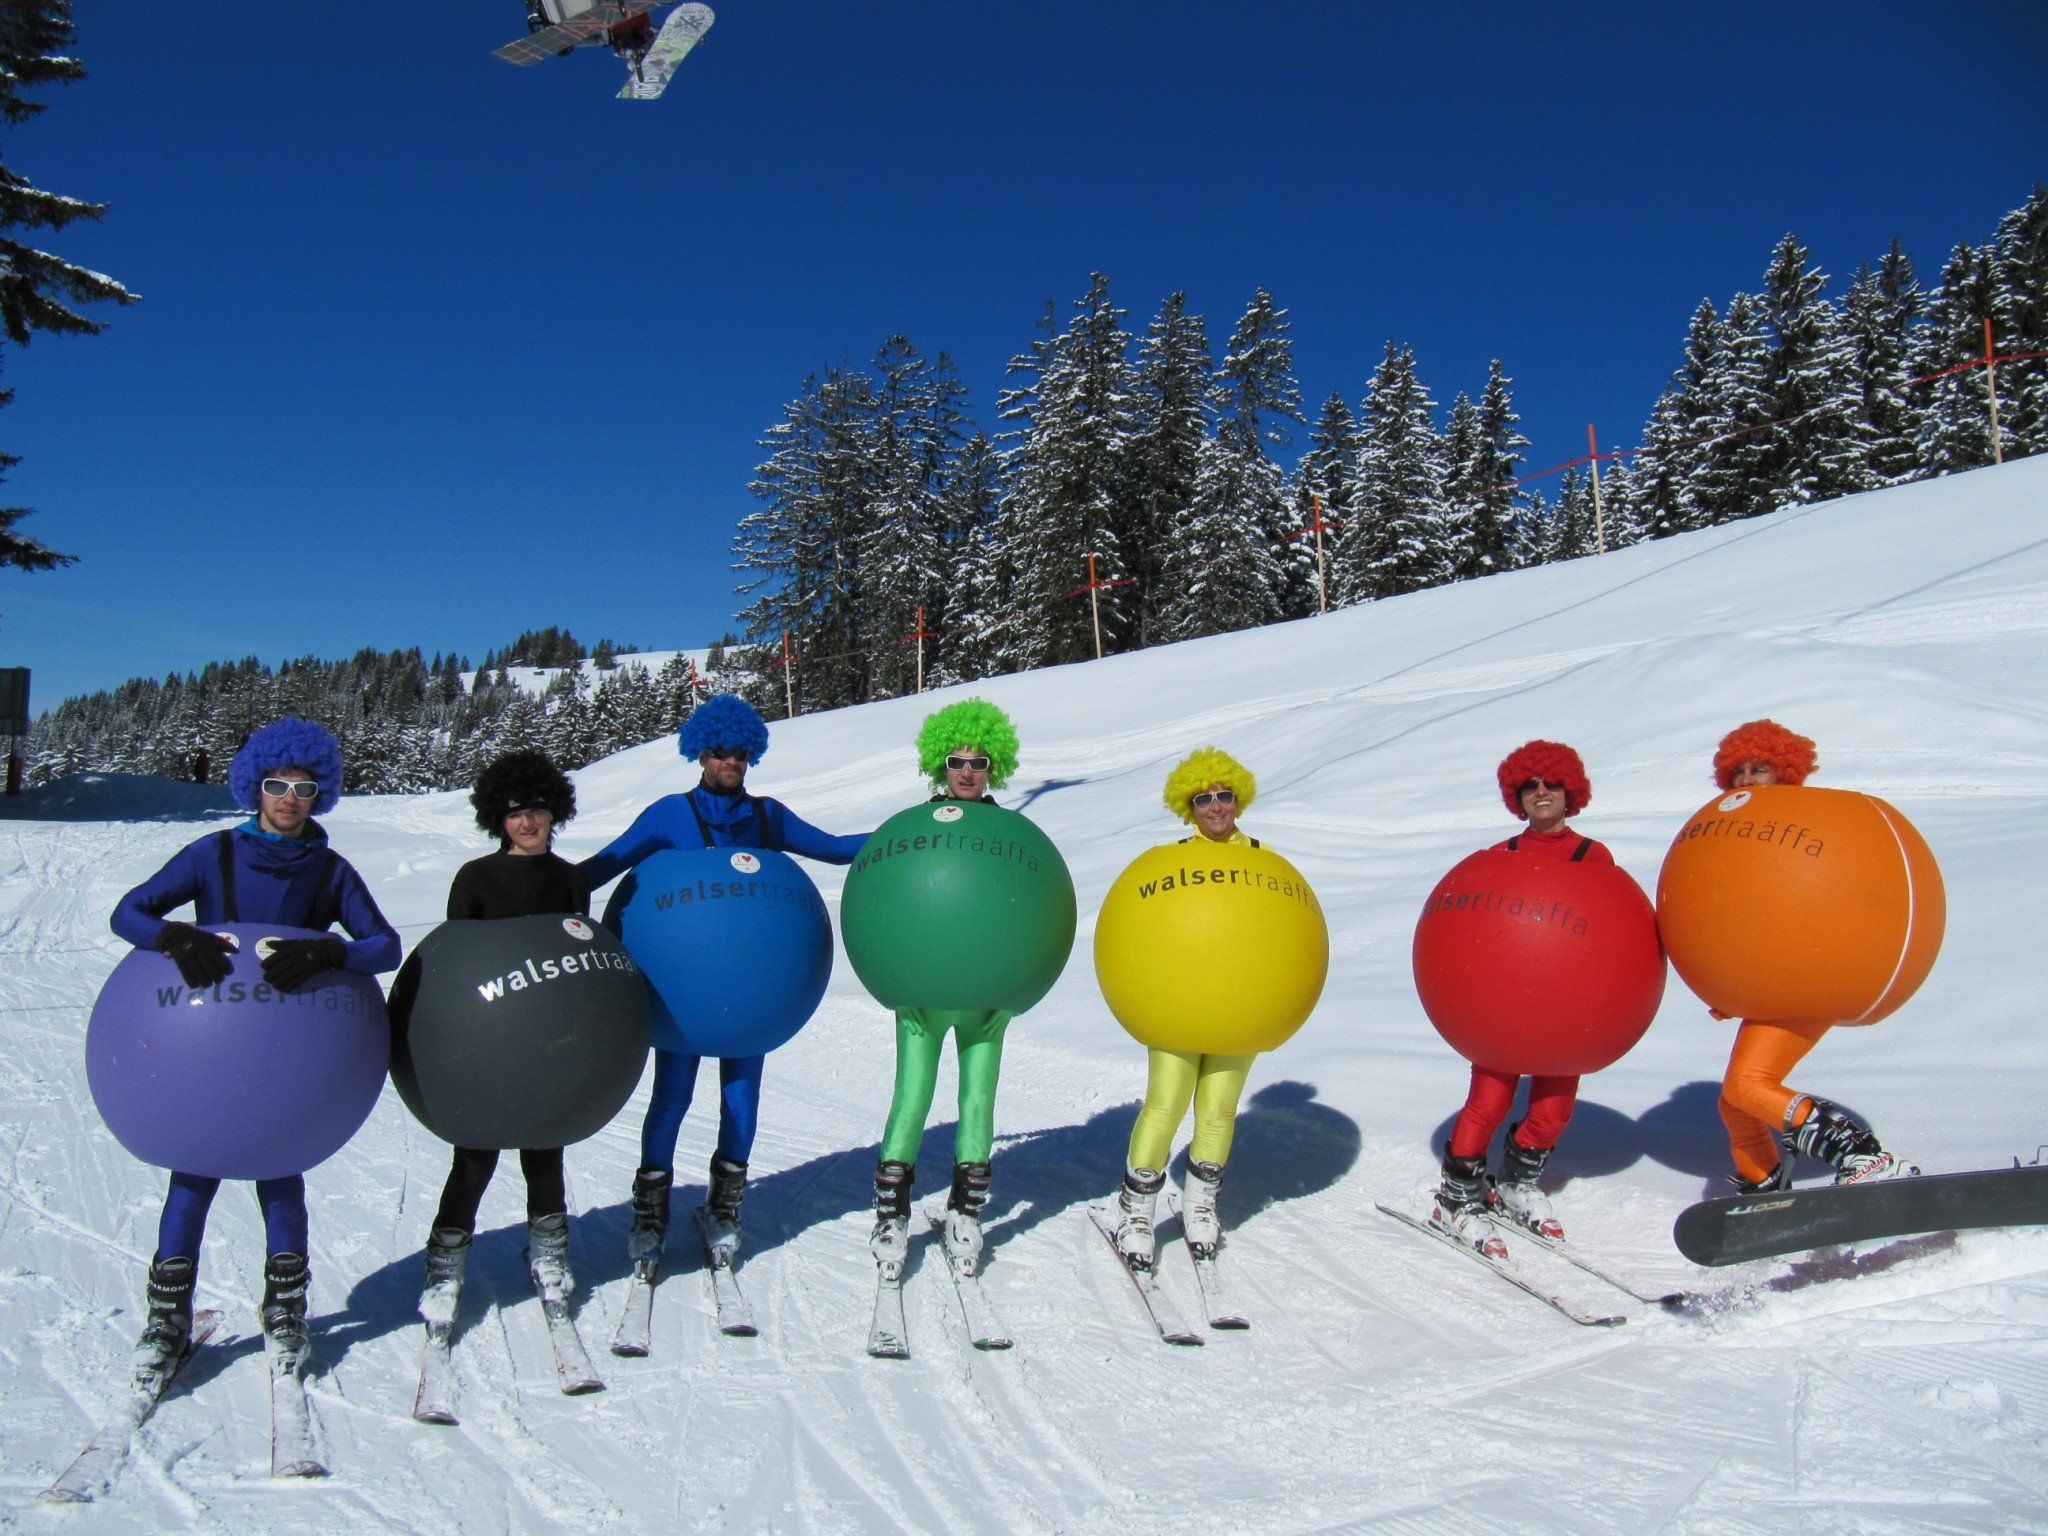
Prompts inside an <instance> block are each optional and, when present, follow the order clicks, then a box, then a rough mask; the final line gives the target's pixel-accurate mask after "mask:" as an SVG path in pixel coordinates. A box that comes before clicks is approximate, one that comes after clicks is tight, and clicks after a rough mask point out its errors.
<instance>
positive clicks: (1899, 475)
mask: <svg viewBox="0 0 2048 1536" xmlns="http://www.w3.org/2000/svg"><path fill="white" fill-rule="evenodd" d="M1920 310H1921V295H1920V283H1919V280H1918V279H1917V278H1916V277H1914V275H1913V263H1912V261H1911V259H1910V258H1909V257H1908V256H1907V255H1906V252H1905V249H1904V248H1903V247H1902V246H1901V245H1900V244H1899V242H1898V241H1897V240H1893V241H1892V245H1891V249H1890V250H1889V251H1887V252H1886V253H1885V256H1884V260H1883V261H1881V262H1880V263H1879V264H1878V267H1877V270H1876V271H1874V272H1873V271H1872V270H1870V268H1868V267H1863V268H1860V269H1858V271H1857V273H1856V276H1855V279H1854V280H1853V281H1852V282H1851V283H1850V284H1849V291H1848V292H1847V293H1845V294H1844V295H1843V296H1842V319H1841V326H1842V333H1843V335H1844V337H1845V338H1846V340H1847V343H1848V347H1849V352H1850V357H1851V359H1852V362H1851V370H1852V373H1853V376H1854V379H1855V383H1856V391H1857V395H1858V398H1859V402H1860V405H1859V415H1860V416H1861V418H1862V423H1863V431H1864V437H1865V441H1866V448H1865V463H1866V466H1867V469H1868V473H1869V479H1870V482H1871V483H1872V484H1873V485H1896V484H1898V483H1899V482H1900V481H1903V480H1910V479H1912V478H1913V477H1914V476H1915V475H1916V474H1917V473H1918V472H1919V458H1918V455H1917V454H1916V452H1915V451H1914V444H1913V434H1914V424H1915V422H1916V420H1917V418H1918V415H1919V411H1918V408H1917V404H1918V403H1917V400H1916V398H1915V397H1914V396H1913V395H1912V394H1911V393H1910V392H1909V386H1908V382H1907V381H1908V379H1909V377H1910V369H1909V368H1908V366H1907V365H1908V362H1909V359H1910V355H1911V349H1912V340H1913V338H1912V332H1913V325H1914V322H1915V321H1916V320H1918V319H1919V317H1920Z"/></svg>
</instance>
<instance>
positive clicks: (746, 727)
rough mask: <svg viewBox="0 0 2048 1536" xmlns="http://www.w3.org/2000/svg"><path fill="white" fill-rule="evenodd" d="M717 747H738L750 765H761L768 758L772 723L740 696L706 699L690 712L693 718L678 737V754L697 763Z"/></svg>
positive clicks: (718, 696)
mask: <svg viewBox="0 0 2048 1536" xmlns="http://www.w3.org/2000/svg"><path fill="white" fill-rule="evenodd" d="M713 747H737V748H739V749H740V750H741V751H742V752H744V753H746V754H747V761H748V762H750V763H758V762H759V761H761V759H762V758H764V757H766V756H767V755H768V722H767V721H765V720H763V719H762V718H761V712H760V711H759V710H758V709H756V708H754V706H753V705H751V704H749V703H748V702H747V701H746V700H745V699H743V698H740V697H739V696H738V695H737V694H731V693H721V694H718V695H716V696H715V697H712V698H709V699H706V700H705V701H704V702H703V703H702V704H699V705H698V706H697V707H696V708H695V709H693V710H692V711H690V718H689V719H687V720H685V721H684V722H683V728H682V729H681V730H680V731H678V732H677V733H676V750H677V751H678V752H680V753H682V754H683V756H685V757H688V758H693V759H694V758H699V757H702V756H703V755H704V754H705V753H706V752H708V751H709V750H710V749H711V748H713Z"/></svg>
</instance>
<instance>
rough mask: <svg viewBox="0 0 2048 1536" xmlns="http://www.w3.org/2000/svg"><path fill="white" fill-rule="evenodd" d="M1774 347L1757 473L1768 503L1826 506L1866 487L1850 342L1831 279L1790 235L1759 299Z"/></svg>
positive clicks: (1863, 430) (1774, 257) (1864, 440)
mask: <svg viewBox="0 0 2048 1536" xmlns="http://www.w3.org/2000/svg"><path fill="white" fill-rule="evenodd" d="M1760 303H1761V305H1762V310H1763V317H1764V320H1765V323H1766V324H1767V325H1768V326H1769V327H1770V329H1771V333H1772V336H1773V338H1774V340H1775V345H1773V346H1772V347H1771V349H1770V350H1769V352H1768V353H1766V354H1765V361H1764V370H1763V400H1762V411H1763V419H1764V420H1766V421H1770V422H1775V423H1777V424H1778V425H1775V426H1773V427H1771V428H1770V429H1768V430H1767V431H1763V432H1760V433H1758V434H1757V439H1758V462H1757V466H1756V474H1757V476H1758V478H1759V480H1760V482H1761V484H1762V486H1763V487H1764V488H1765V491H1766V494H1767V496H1768V499H1769V501H1770V503H1771V504H1772V505H1774V506H1781V505H1784V504H1786V503H1788V502H1814V501H1825V500H1829V499H1831V498H1833V497H1836V496H1846V495H1850V494H1852V493H1853V492H1856V491H1861V490H1868V489H1869V488H1870V487H1871V485H1873V484H1874V483H1875V479H1874V477H1873V476H1872V474H1871V470H1870V464H1869V459H1870V438H1869V435H1868V427H1867V424H1866V422H1865V418H1864V412H1863V394H1862V390H1861V388H1860V387H1859V381H1858V379H1857V376H1856V366H1855V364H1856V359H1855V352H1854V348H1853V345H1852V341H1851V338H1850V337H1849V336H1848V335H1847V334H1846V333H1845V332H1844V331H1843V329H1842V327H1841V325H1840V323H1839V318H1838V316H1837V314H1836V311H1835V309H1834V306H1833V305H1831V304H1829V303H1828V300H1827V274H1826V273H1825V272H1823V271H1821V270H1820V268H1818V267H1816V266H1813V265H1812V264H1811V253H1810V252H1809V251H1808V250H1807V248H1806V247H1805V246H1803V245H1801V244H1800V243H1799V241H1798V240H1797V239H1796V238H1795V237H1793V236H1792V235H1786V236H1785V237H1784V238H1783V239H1782V240H1780V241H1779V242H1778V245H1777V249H1776V250H1774V251H1773V252H1772V253H1771V264H1770V267H1769V269H1768V270H1767V271H1766V272H1765V273H1764V288H1763V293H1762V295H1761V296H1760Z"/></svg>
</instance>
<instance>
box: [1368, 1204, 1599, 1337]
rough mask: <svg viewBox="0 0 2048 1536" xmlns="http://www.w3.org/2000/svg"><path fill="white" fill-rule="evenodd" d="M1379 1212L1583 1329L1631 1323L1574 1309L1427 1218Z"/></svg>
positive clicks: (1386, 1209)
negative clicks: (1456, 1252)
mask: <svg viewBox="0 0 2048 1536" xmlns="http://www.w3.org/2000/svg"><path fill="white" fill-rule="evenodd" d="M1375 1204H1379V1202H1375ZM1379 1208H1380V1209H1381V1210H1382V1211H1384V1212H1385V1213H1386V1214H1387V1215H1389V1216H1391V1217H1393V1218H1394V1220H1396V1221H1399V1222H1405V1223H1406V1224H1407V1225H1409V1226H1411V1227H1413V1228H1415V1230H1416V1231H1418V1232H1422V1233H1426V1234H1427V1235H1428V1236H1430V1237H1433V1238H1435V1239H1436V1240H1437V1241H1438V1242H1440V1243H1442V1244H1444V1245H1445V1246H1446V1247H1449V1248H1453V1249H1456V1250H1457V1251H1458V1252H1459V1253H1462V1254H1464V1255H1465V1257H1466V1258H1468V1259H1470V1260H1472V1261H1473V1262H1474V1263H1475V1264H1482V1265H1484V1266H1485V1267H1486V1268H1488V1269H1490V1270H1492V1271H1493V1272H1494V1273H1495V1274H1496V1275H1499V1276H1500V1277H1501V1279H1503V1280H1505V1281H1507V1283H1508V1284H1509V1285H1512V1286H1514V1287H1515V1288H1516V1289H1517V1290H1521V1291H1526V1292H1527V1293H1528V1294H1529V1295H1531V1296H1534V1297H1535V1298H1536V1299H1537V1300H1538V1301H1540V1302H1542V1303H1543V1304H1544V1305H1545V1306H1547V1307H1550V1308H1551V1309H1553V1310H1554V1311H1556V1312H1557V1313H1558V1314H1559V1315H1560V1316H1562V1317H1568V1318H1570V1319H1571V1320H1572V1321H1573V1322H1575V1323H1577V1324H1579V1325H1580V1326H1581V1327H1585V1328H1614V1327H1618V1326H1620V1325H1621V1324H1622V1323H1625V1322H1627V1321H1628V1319H1627V1318H1625V1317H1619V1316H1614V1315H1611V1314H1606V1313H1600V1312H1588V1311H1585V1310H1583V1309H1582V1308H1580V1307H1576V1306H1574V1305H1573V1304H1572V1303H1571V1302H1569V1301H1567V1300H1566V1299H1565V1298H1564V1297H1562V1296H1560V1295H1558V1294H1557V1293H1556V1292H1554V1291H1546V1290H1545V1289H1544V1288H1543V1287H1542V1286H1541V1285H1539V1284H1537V1283H1536V1282H1535V1281H1534V1280H1531V1279H1530V1278H1529V1277H1528V1276H1527V1275H1525V1274H1523V1273H1522V1272H1521V1270H1519V1269H1517V1268H1516V1267H1515V1265H1514V1262H1513V1261H1512V1260H1510V1259H1496V1258H1492V1257H1490V1256H1489V1255H1487V1254H1484V1253H1481V1252H1480V1251H1479V1250H1478V1249H1477V1248H1474V1247H1472V1246H1470V1245H1469V1244H1466V1243H1461V1242H1459V1241H1458V1240H1457V1239H1456V1238H1455V1237H1453V1236H1451V1234H1450V1233H1448V1232H1446V1231H1444V1230H1443V1229H1442V1228H1441V1227H1439V1226H1437V1225H1436V1224H1435V1223H1434V1222H1432V1221H1429V1220H1428V1219H1426V1218H1424V1217H1421V1216H1411V1215H1409V1214H1408V1212H1406V1211H1399V1210H1396V1209H1394V1207H1393V1206H1391V1205H1385V1204H1380V1205H1379Z"/></svg>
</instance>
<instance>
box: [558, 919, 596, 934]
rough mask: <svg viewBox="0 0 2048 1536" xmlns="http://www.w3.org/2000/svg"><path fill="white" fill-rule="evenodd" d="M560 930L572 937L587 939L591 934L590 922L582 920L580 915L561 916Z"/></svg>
mask: <svg viewBox="0 0 2048 1536" xmlns="http://www.w3.org/2000/svg"><path fill="white" fill-rule="evenodd" d="M562 931H563V932H564V933H566V934H568V935H569V937H570V938H572V939H589V938H590V937H591V936H592V935H591V932H590V924H588V923H586V922H585V921H583V919H582V918H580V917H565V918H563V919H562Z"/></svg>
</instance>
